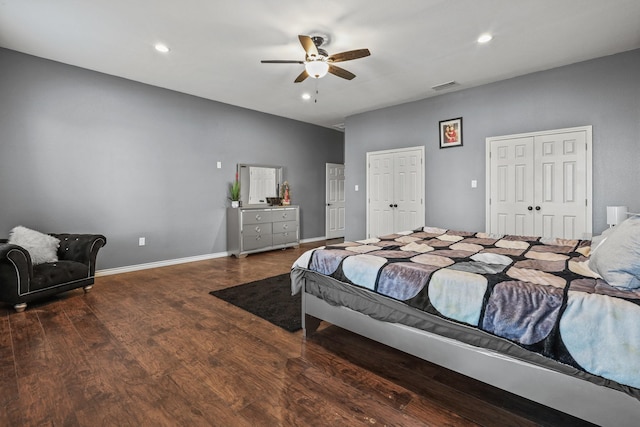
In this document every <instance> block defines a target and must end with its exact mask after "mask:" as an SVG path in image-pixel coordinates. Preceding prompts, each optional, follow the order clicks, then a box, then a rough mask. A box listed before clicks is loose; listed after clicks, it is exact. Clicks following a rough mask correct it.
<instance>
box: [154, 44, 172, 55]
mask: <svg viewBox="0 0 640 427" xmlns="http://www.w3.org/2000/svg"><path fill="white" fill-rule="evenodd" d="M154 47H155V48H156V50H157V51H158V52H162V53H167V52H169V48H168V47H167V45H165V44H162V43H156V45H155V46H154Z"/></svg>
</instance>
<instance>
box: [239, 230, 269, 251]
mask: <svg viewBox="0 0 640 427" xmlns="http://www.w3.org/2000/svg"><path fill="white" fill-rule="evenodd" d="M272 242H273V239H272V238H271V234H257V235H253V236H242V250H243V251H253V250H255V249H262V248H268V247H269V246H273V243H272Z"/></svg>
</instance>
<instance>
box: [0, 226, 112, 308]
mask: <svg viewBox="0 0 640 427" xmlns="http://www.w3.org/2000/svg"><path fill="white" fill-rule="evenodd" d="M50 235H51V236H53V237H55V238H57V239H59V240H60V247H59V248H58V261H57V262H48V263H44V264H37V265H33V264H32V263H31V257H30V256H29V252H27V251H26V250H25V249H24V248H22V247H20V246H18V245H12V244H9V243H7V240H6V239H0V301H2V302H6V303H9V304H13V307H14V308H15V310H16V311H18V312H21V311H24V309H25V308H26V307H27V303H28V302H30V301H33V300H36V299H40V298H44V297H46V296H49V295H53V294H58V293H60V292H65V291H69V290H71V289H76V288H80V287H83V288H84V290H85V292H88V291H89V290H90V289H91V287H92V286H93V280H94V275H95V272H96V257H97V256H98V250H100V248H101V247H103V246H104V245H105V244H106V243H107V239H106V238H105V237H104V236H102V235H100V234H50Z"/></svg>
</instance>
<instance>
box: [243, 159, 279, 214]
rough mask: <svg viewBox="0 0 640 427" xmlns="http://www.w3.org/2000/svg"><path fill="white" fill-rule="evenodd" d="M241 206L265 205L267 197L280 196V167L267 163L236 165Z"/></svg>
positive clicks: (267, 203)
mask: <svg viewBox="0 0 640 427" xmlns="http://www.w3.org/2000/svg"><path fill="white" fill-rule="evenodd" d="M238 179H239V180H240V200H241V201H242V206H245V207H246V206H249V207H251V206H267V205H269V202H268V200H267V198H271V197H275V198H277V197H279V196H280V194H279V193H280V185H281V184H282V167H281V166H268V165H245V164H239V165H238Z"/></svg>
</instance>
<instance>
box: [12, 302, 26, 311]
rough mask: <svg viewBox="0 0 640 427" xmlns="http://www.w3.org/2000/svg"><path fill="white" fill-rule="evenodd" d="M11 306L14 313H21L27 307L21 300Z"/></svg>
mask: <svg viewBox="0 0 640 427" xmlns="http://www.w3.org/2000/svg"><path fill="white" fill-rule="evenodd" d="M13 308H14V309H15V310H16V313H22V312H23V311H24V310H25V309H26V308H27V303H26V302H21V303H20V304H16V305H14V306H13Z"/></svg>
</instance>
